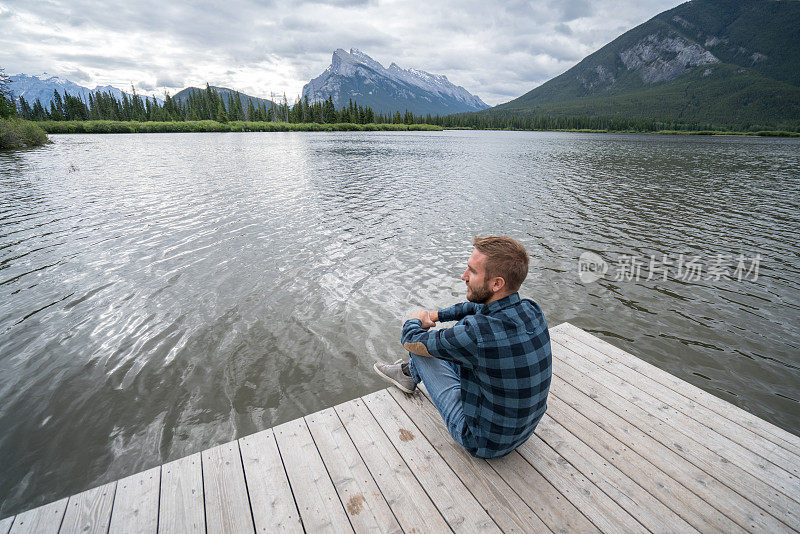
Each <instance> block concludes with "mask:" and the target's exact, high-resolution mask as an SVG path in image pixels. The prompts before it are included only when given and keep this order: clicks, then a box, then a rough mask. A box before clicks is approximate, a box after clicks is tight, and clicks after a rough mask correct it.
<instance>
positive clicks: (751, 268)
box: [578, 252, 761, 284]
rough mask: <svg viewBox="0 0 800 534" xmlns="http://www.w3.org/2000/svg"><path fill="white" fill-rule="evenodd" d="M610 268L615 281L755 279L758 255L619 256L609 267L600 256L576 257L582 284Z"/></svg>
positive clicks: (610, 276)
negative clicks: (710, 256)
mask: <svg viewBox="0 0 800 534" xmlns="http://www.w3.org/2000/svg"><path fill="white" fill-rule="evenodd" d="M612 266H613V270H612V272H611V273H610V274H609V278H610V279H611V280H614V281H616V282H631V281H633V282H639V281H640V280H641V281H645V282H647V281H650V280H663V281H667V280H680V281H682V282H696V281H700V280H704V281H715V282H716V281H719V280H737V281H739V282H741V281H742V280H752V281H756V280H758V270H759V268H760V266H761V255H760V254H756V255H755V256H752V257H748V256H745V255H744V254H739V255H738V256H733V255H731V254H717V255H716V256H714V257H712V258H707V259H706V260H704V259H703V258H701V257H700V256H691V255H684V254H678V255H677V256H669V255H667V254H651V255H650V256H649V257H647V256H630V255H624V254H623V255H621V256H619V257H618V258H617V260H616V261H615V262H613V264H611V265H610V264H609V263H608V262H607V261H605V260H604V259H603V258H602V257H601V256H600V255H599V254H596V253H594V252H583V253H582V254H581V255H580V256H579V257H578V278H579V279H580V281H581V282H583V283H584V284H590V283H592V282H596V281H597V280H600V279H601V278H603V277H604V276H605V274H606V273H607V272H608V271H609V270H610V269H611V267H612Z"/></svg>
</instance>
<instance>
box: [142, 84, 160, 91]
mask: <svg viewBox="0 0 800 534" xmlns="http://www.w3.org/2000/svg"><path fill="white" fill-rule="evenodd" d="M139 88H140V89H142V90H143V91H155V90H156V87H155V86H154V85H153V84H151V83H148V82H139Z"/></svg>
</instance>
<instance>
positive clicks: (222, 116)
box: [214, 98, 228, 122]
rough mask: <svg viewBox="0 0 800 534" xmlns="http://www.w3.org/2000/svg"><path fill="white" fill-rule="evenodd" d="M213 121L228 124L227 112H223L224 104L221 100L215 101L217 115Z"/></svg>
mask: <svg viewBox="0 0 800 534" xmlns="http://www.w3.org/2000/svg"><path fill="white" fill-rule="evenodd" d="M214 120H216V121H217V122H228V112H227V111H226V110H225V104H223V103H222V99H221V98H220V99H218V101H217V115H216V117H215V118H214Z"/></svg>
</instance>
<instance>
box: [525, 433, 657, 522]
mask: <svg viewBox="0 0 800 534" xmlns="http://www.w3.org/2000/svg"><path fill="white" fill-rule="evenodd" d="M517 451H519V453H520V454H521V455H522V456H523V458H525V459H526V460H527V461H528V462H529V463H530V464H531V465H532V466H534V468H535V469H536V470H537V471H539V473H541V474H542V476H543V477H545V478H546V479H547V480H549V481H550V483H551V484H553V486H555V487H556V488H557V489H558V491H560V492H561V493H562V494H563V495H564V496H565V497H566V498H567V499H569V500H570V502H572V504H574V505H575V506H576V507H577V508H578V509H579V510H580V511H581V512H582V513H583V514H584V515H586V517H588V518H589V520H590V521H591V522H592V523H594V524H595V525H597V528H599V529H600V530H602V531H604V532H615V531H622V532H647V529H646V528H645V527H644V526H642V525H641V524H640V523H639V522H638V521H636V519H634V518H633V517H632V516H631V515H630V514H629V513H628V512H626V511H625V510H624V509H623V508H622V507H621V506H620V505H619V504H617V503H616V502H614V500H613V499H611V498H610V497H609V496H608V495H606V494H605V493H603V492H602V491H601V490H600V489H599V488H598V487H597V486H595V485H594V484H593V483H592V482H591V481H590V480H589V479H587V478H586V477H585V476H583V475H582V474H581V473H580V471H578V470H577V469H575V467H574V466H573V465H572V464H571V463H569V461H567V460H566V459H565V458H564V457H563V456H561V455H560V454H558V453H557V452H556V451H555V450H553V449H552V448H551V447H550V446H549V445H547V444H546V443H545V442H544V441H542V440H541V438H539V436H537V435H536V433H534V434H533V435H532V436H531V437H530V439H529V440H528V441H526V442H525V443H523V444H522V445H520V446H519V447H518V448H517Z"/></svg>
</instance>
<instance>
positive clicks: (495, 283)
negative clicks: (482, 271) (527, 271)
mask: <svg viewBox="0 0 800 534" xmlns="http://www.w3.org/2000/svg"><path fill="white" fill-rule="evenodd" d="M505 287H506V281H505V278H503V277H502V276H495V277H494V280H492V291H494V292H495V293H497V292H499V291H502V290H503V289H505Z"/></svg>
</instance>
